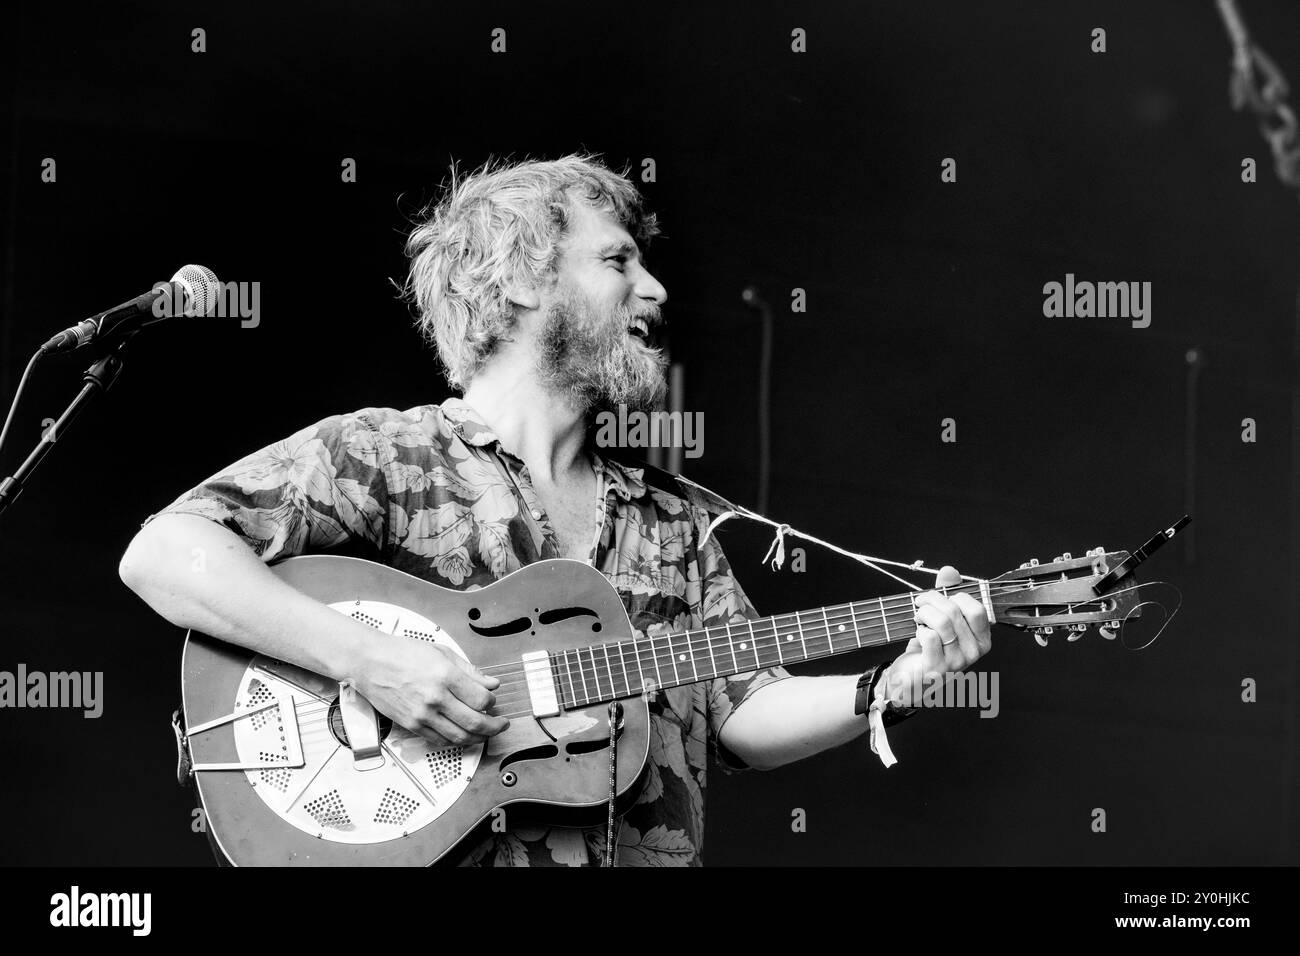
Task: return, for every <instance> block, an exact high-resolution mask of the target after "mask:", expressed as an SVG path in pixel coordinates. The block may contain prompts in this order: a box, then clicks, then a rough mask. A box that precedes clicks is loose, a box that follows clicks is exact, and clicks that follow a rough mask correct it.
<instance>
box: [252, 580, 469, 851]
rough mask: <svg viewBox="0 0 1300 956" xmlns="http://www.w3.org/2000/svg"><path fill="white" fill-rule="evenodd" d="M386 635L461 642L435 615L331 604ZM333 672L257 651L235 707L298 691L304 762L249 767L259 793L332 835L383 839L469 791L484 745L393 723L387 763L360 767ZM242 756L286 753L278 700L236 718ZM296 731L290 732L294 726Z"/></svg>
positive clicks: (283, 757)
mask: <svg viewBox="0 0 1300 956" xmlns="http://www.w3.org/2000/svg"><path fill="white" fill-rule="evenodd" d="M330 607H332V608H333V609H334V610H336V611H338V612H340V613H342V614H347V615H349V616H350V617H353V618H355V619H356V620H358V621H361V622H363V623H365V624H367V625H369V626H370V627H374V628H376V629H377V630H380V631H383V632H384V633H386V634H398V635H402V636H405V637H409V638H410V639H412V640H422V641H431V642H432V643H435V644H438V645H441V646H443V647H445V648H447V649H448V650H450V651H452V652H453V653H455V654H460V655H461V656H464V655H463V654H462V653H461V649H460V647H459V646H458V645H457V644H456V642H455V641H453V640H452V639H451V638H450V637H449V636H448V635H447V634H446V633H445V632H444V631H442V630H441V629H440V628H439V627H438V626H437V625H436V624H435V623H434V622H432V621H430V620H428V619H427V618H425V617H422V616H421V615H419V614H415V613H412V612H411V611H407V610H405V609H404V608H400V607H397V606H396V605H392V604H384V603H381V602H377V601H347V602H341V603H338V604H332V605H330ZM337 696H338V684H337V683H336V682H335V681H332V680H329V679H327V678H324V677H321V676H320V675H318V674H313V673H311V672H309V671H305V670H302V669H301V668H297V667H293V666H291V665H287V664H285V663H283V662H282V661H276V660H272V659H270V658H264V657H258V658H255V659H254V660H253V661H252V663H251V664H250V665H249V667H248V669H247V670H246V671H245V672H244V677H243V679H242V681H241V682H240V688H239V696H238V699H237V702H236V705H235V710H237V711H241V710H248V709H250V708H252V707H256V706H257V705H258V704H265V703H267V702H269V701H270V700H271V699H273V698H275V697H281V698H292V700H293V703H294V707H295V709H296V711H297V718H298V727H299V730H300V736H301V739H302V752H303V759H304V765H303V766H302V767H287V766H286V767H282V768H281V767H276V768H268V769H260V770H250V771H244V774H245V776H246V777H247V779H248V782H249V783H250V784H252V786H253V788H254V790H255V791H256V793H257V795H258V796H259V797H260V798H261V799H262V801H263V802H264V803H265V804H266V805H267V806H268V807H269V808H270V809H271V810H272V811H273V812H274V813H276V814H277V815H278V816H279V817H280V818H281V819H283V820H285V821H286V822H287V823H290V824H292V825H293V826H295V827H297V828H298V829H299V830H302V831H303V832H305V833H310V834H311V835H312V836H318V837H320V838H321V839H322V840H329V841H332V842H335V843H381V842H384V841H386V840H393V839H398V838H400V837H402V836H404V835H406V834H408V833H413V832H415V831H416V830H418V829H420V828H421V827H425V826H428V825H429V824H430V823H432V822H433V821H434V820H436V819H438V817H439V816H441V815H442V814H443V813H444V812H445V811H446V810H447V808H448V807H450V806H451V805H452V804H453V803H454V802H455V801H456V800H457V798H459V797H460V795H461V794H462V793H463V792H464V790H465V787H466V786H467V785H468V783H469V780H470V778H471V777H473V776H474V771H475V770H477V769H478V764H479V760H480V758H481V757H482V753H483V745H481V744H479V745H476V746H473V747H447V748H443V749H435V748H434V747H433V746H431V745H430V744H429V742H428V741H426V740H425V739H424V738H422V737H418V736H416V735H414V734H411V733H409V732H408V731H406V730H404V729H403V728H401V727H397V726H394V727H393V729H392V731H391V732H390V733H389V734H388V737H387V739H386V740H385V741H384V745H383V749H382V753H381V756H382V758H383V763H382V765H379V766H377V767H376V768H375V769H372V770H364V771H363V770H358V769H356V767H355V766H354V764H353V759H352V752H351V751H350V750H349V749H348V748H347V747H345V746H343V745H342V744H341V743H339V741H338V739H337V738H336V737H335V736H334V734H333V732H331V730H330V727H329V704H330V702H331V701H333V700H334V699H335V698H336V697H337ZM232 726H233V728H234V736H235V747H236V750H237V751H238V753H239V758H240V760H241V761H254V760H256V761H257V762H259V763H274V762H278V761H286V762H287V761H288V759H289V757H288V754H289V751H288V748H287V744H286V741H285V736H286V730H285V724H284V721H283V720H282V719H281V714H280V708H279V707H271V708H268V709H266V710H263V711H261V712H259V713H256V714H250V715H249V716H248V717H246V718H241V719H239V720H236V721H234V723H233V724H232ZM290 732H291V731H290Z"/></svg>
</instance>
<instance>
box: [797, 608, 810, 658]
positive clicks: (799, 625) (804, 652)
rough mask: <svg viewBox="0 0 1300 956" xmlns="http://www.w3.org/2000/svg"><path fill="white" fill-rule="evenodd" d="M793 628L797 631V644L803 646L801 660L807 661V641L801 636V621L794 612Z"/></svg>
mask: <svg viewBox="0 0 1300 956" xmlns="http://www.w3.org/2000/svg"><path fill="white" fill-rule="evenodd" d="M794 626H795V627H796V628H798V629H799V643H800V644H802V645H803V659H804V660H807V659H808V641H807V640H805V639H804V636H803V621H801V620H799V612H798V611H795V612H794Z"/></svg>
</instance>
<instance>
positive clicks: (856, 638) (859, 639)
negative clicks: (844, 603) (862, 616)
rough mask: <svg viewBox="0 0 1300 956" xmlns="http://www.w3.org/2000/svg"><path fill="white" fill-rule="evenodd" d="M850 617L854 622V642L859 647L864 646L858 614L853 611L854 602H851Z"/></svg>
mask: <svg viewBox="0 0 1300 956" xmlns="http://www.w3.org/2000/svg"><path fill="white" fill-rule="evenodd" d="M849 617H850V618H851V619H852V620H853V640H854V641H855V642H856V643H857V645H858V647H861V646H862V632H861V631H859V630H858V612H857V611H855V610H854V609H853V602H852V601H850V602H849Z"/></svg>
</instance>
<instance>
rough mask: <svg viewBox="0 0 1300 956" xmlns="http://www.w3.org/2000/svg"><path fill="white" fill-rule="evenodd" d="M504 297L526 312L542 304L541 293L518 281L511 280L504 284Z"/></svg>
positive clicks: (538, 307) (534, 309)
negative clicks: (506, 284) (508, 283)
mask: <svg viewBox="0 0 1300 956" xmlns="http://www.w3.org/2000/svg"><path fill="white" fill-rule="evenodd" d="M505 291H506V298H508V299H509V300H510V301H511V302H512V303H514V304H515V305H516V306H518V307H519V308H521V309H524V310H525V311H528V312H533V311H536V310H537V309H540V308H541V306H542V295H541V293H540V292H539V291H538V290H537V289H534V288H533V287H532V286H527V285H524V284H523V283H519V282H512V283H511V284H510V285H508V286H506V290H505Z"/></svg>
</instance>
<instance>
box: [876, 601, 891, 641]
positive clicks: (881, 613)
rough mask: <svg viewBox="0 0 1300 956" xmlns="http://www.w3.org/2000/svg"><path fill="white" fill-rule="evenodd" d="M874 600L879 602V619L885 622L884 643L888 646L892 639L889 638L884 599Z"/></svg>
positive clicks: (887, 616)
mask: <svg viewBox="0 0 1300 956" xmlns="http://www.w3.org/2000/svg"><path fill="white" fill-rule="evenodd" d="M876 600H877V601H879V602H880V619H881V620H882V621H884V622H885V643H886V644H888V643H889V642H890V641H892V640H893V638H892V637H890V636H889V615H888V614H886V613H885V599H884V598H883V597H880V598H876Z"/></svg>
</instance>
